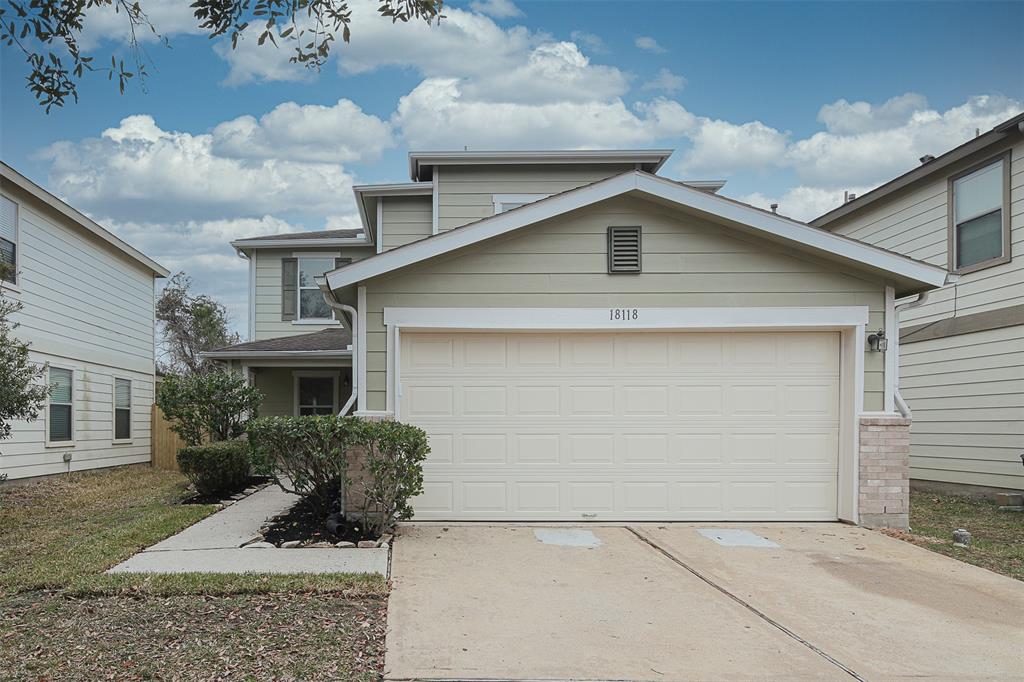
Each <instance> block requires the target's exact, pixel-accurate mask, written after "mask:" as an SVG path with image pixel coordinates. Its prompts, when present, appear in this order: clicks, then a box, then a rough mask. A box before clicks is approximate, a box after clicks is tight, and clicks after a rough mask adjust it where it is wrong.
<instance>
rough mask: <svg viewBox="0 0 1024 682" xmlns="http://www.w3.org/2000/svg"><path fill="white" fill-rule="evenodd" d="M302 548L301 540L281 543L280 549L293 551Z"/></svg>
mask: <svg viewBox="0 0 1024 682" xmlns="http://www.w3.org/2000/svg"><path fill="white" fill-rule="evenodd" d="M300 546H302V540H288V541H287V542H282V543H281V549H293V548H295V547H300Z"/></svg>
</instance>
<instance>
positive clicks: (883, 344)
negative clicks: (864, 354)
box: [868, 329, 889, 353]
mask: <svg viewBox="0 0 1024 682" xmlns="http://www.w3.org/2000/svg"><path fill="white" fill-rule="evenodd" d="M888 347H889V341H888V340H887V339H886V338H885V332H884V331H882V330H881V329H879V330H878V331H877V332H874V333H873V334H868V350H869V351H871V352H872V353H884V352H885V350H886V349H887V348H888Z"/></svg>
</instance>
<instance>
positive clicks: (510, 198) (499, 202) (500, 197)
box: [492, 194, 551, 215]
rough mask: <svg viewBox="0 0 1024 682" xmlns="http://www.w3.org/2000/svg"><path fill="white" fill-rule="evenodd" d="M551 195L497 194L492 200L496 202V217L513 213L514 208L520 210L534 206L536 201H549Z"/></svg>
mask: <svg viewBox="0 0 1024 682" xmlns="http://www.w3.org/2000/svg"><path fill="white" fill-rule="evenodd" d="M549 196H551V195H550V194H495V195H494V196H493V197H492V198H493V200H494V215H498V214H499V213H504V212H505V211H511V210H512V209H513V208H519V207H520V206H525V205H526V204H532V203H533V202H535V201H540V200H541V199H547V198H548V197H549Z"/></svg>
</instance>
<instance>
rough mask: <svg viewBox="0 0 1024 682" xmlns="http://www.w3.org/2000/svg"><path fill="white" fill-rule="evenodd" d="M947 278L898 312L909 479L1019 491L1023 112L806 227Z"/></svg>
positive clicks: (1023, 381) (1023, 448) (1023, 431)
mask: <svg viewBox="0 0 1024 682" xmlns="http://www.w3.org/2000/svg"><path fill="white" fill-rule="evenodd" d="M811 224H812V225H816V226H818V227H821V228H823V229H826V230H829V231H830V232H832V233H835V234H842V235H846V236H849V237H853V238H855V239H859V240H861V241H864V242H868V243H870V244H875V245H877V246H880V247H883V248H886V249H890V250H892V251H896V252H899V253H901V254H905V255H907V256H911V257H913V258H917V259H920V260H923V261H926V262H928V263H933V264H935V265H938V266H940V267H945V268H948V269H949V270H950V271H951V272H953V273H956V274H957V275H958V278H957V280H956V281H955V282H954V283H952V284H950V285H949V286H947V287H944V288H942V289H939V290H938V291H935V292H932V293H931V294H930V295H927V294H924V295H922V296H921V297H919V298H917V299H916V300H915V299H910V300H908V301H906V302H905V303H906V304H904V302H899V305H898V308H901V312H900V318H899V322H900V333H899V338H895V337H891V338H890V339H889V342H890V344H892V343H893V342H896V343H898V344H899V374H900V376H899V389H898V395H901V396H902V398H903V399H905V402H906V405H907V406H909V409H910V410H911V411H912V413H913V420H914V424H913V428H912V429H911V435H910V443H911V476H912V477H913V478H914V479H916V480H919V481H928V482H931V483H932V484H934V483H940V484H957V485H959V486H972V487H980V488H982V489H986V488H1009V489H1015V490H1021V489H1024V462H1022V457H1024V114H1021V115H1019V116H1016V117H1014V118H1012V119H1010V120H1008V121H1005V122H1004V123H1002V124H1000V125H998V126H996V127H995V128H993V129H992V130H990V131H988V132H986V133H984V134H980V135H977V136H976V137H975V138H974V139H971V140H969V141H967V142H965V143H964V144H962V145H960V146H958V147H956V148H954V149H952V150H951V151H949V152H947V153H945V154H943V155H942V156H938V157H932V156H925V157H923V158H922V159H921V165H920V166H918V167H916V168H914V169H913V170H911V171H909V172H908V173H905V174H904V175H901V176H900V177H898V178H896V179H894V180H892V181H890V182H888V183H886V184H884V185H882V186H880V187H878V188H876V189H875V190H873V191H871V192H868V193H867V194H864V195H863V196H860V197H857V198H856V199H854V200H852V201H849V202H847V203H845V204H844V205H842V206H840V207H838V208H836V209H834V210H832V211H830V212H828V213H826V214H825V215H823V216H821V217H819V218H817V219H816V220H814V221H812V222H811Z"/></svg>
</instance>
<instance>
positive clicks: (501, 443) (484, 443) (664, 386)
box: [400, 333, 839, 520]
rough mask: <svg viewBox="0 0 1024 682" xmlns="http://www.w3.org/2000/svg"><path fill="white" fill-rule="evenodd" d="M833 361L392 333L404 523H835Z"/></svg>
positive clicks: (645, 339)
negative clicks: (413, 472) (403, 436)
mask: <svg viewBox="0 0 1024 682" xmlns="http://www.w3.org/2000/svg"><path fill="white" fill-rule="evenodd" d="M421 339H422V340H423V344H422V345H423V346H424V347H423V348H419V346H420V345H421V344H420V341H421ZM838 356H839V345H838V334H828V333H754V334H722V333H665V334H662V333H657V334H637V333H620V334H497V333H477V334H472V333H466V334H449V335H439V334H411V333H403V335H402V353H401V357H402V367H401V368H400V381H401V387H402V390H401V399H400V413H401V418H402V420H403V421H408V422H411V423H414V424H418V425H420V426H422V427H423V428H424V429H425V430H426V431H427V433H428V435H429V437H430V440H431V448H432V452H431V454H430V455H429V456H428V458H427V461H426V463H425V465H424V478H425V491H424V494H423V495H422V496H421V497H419V498H417V499H416V500H415V501H414V507H415V509H416V514H417V518H421V519H429V518H435V519H460V518H461V519H495V520H501V519H514V518H521V519H534V520H538V519H549V520H560V519H564V520H579V519H581V518H597V519H623V520H628V519H660V520H671V519H679V520H686V519H707V520H712V519H726V520H727V519H736V520H770V519H787V520H827V519H834V518H836V478H837V473H836V471H837V459H838V454H837V453H838V448H839V427H838V410H839V393H838V391H839V371H838Z"/></svg>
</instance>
